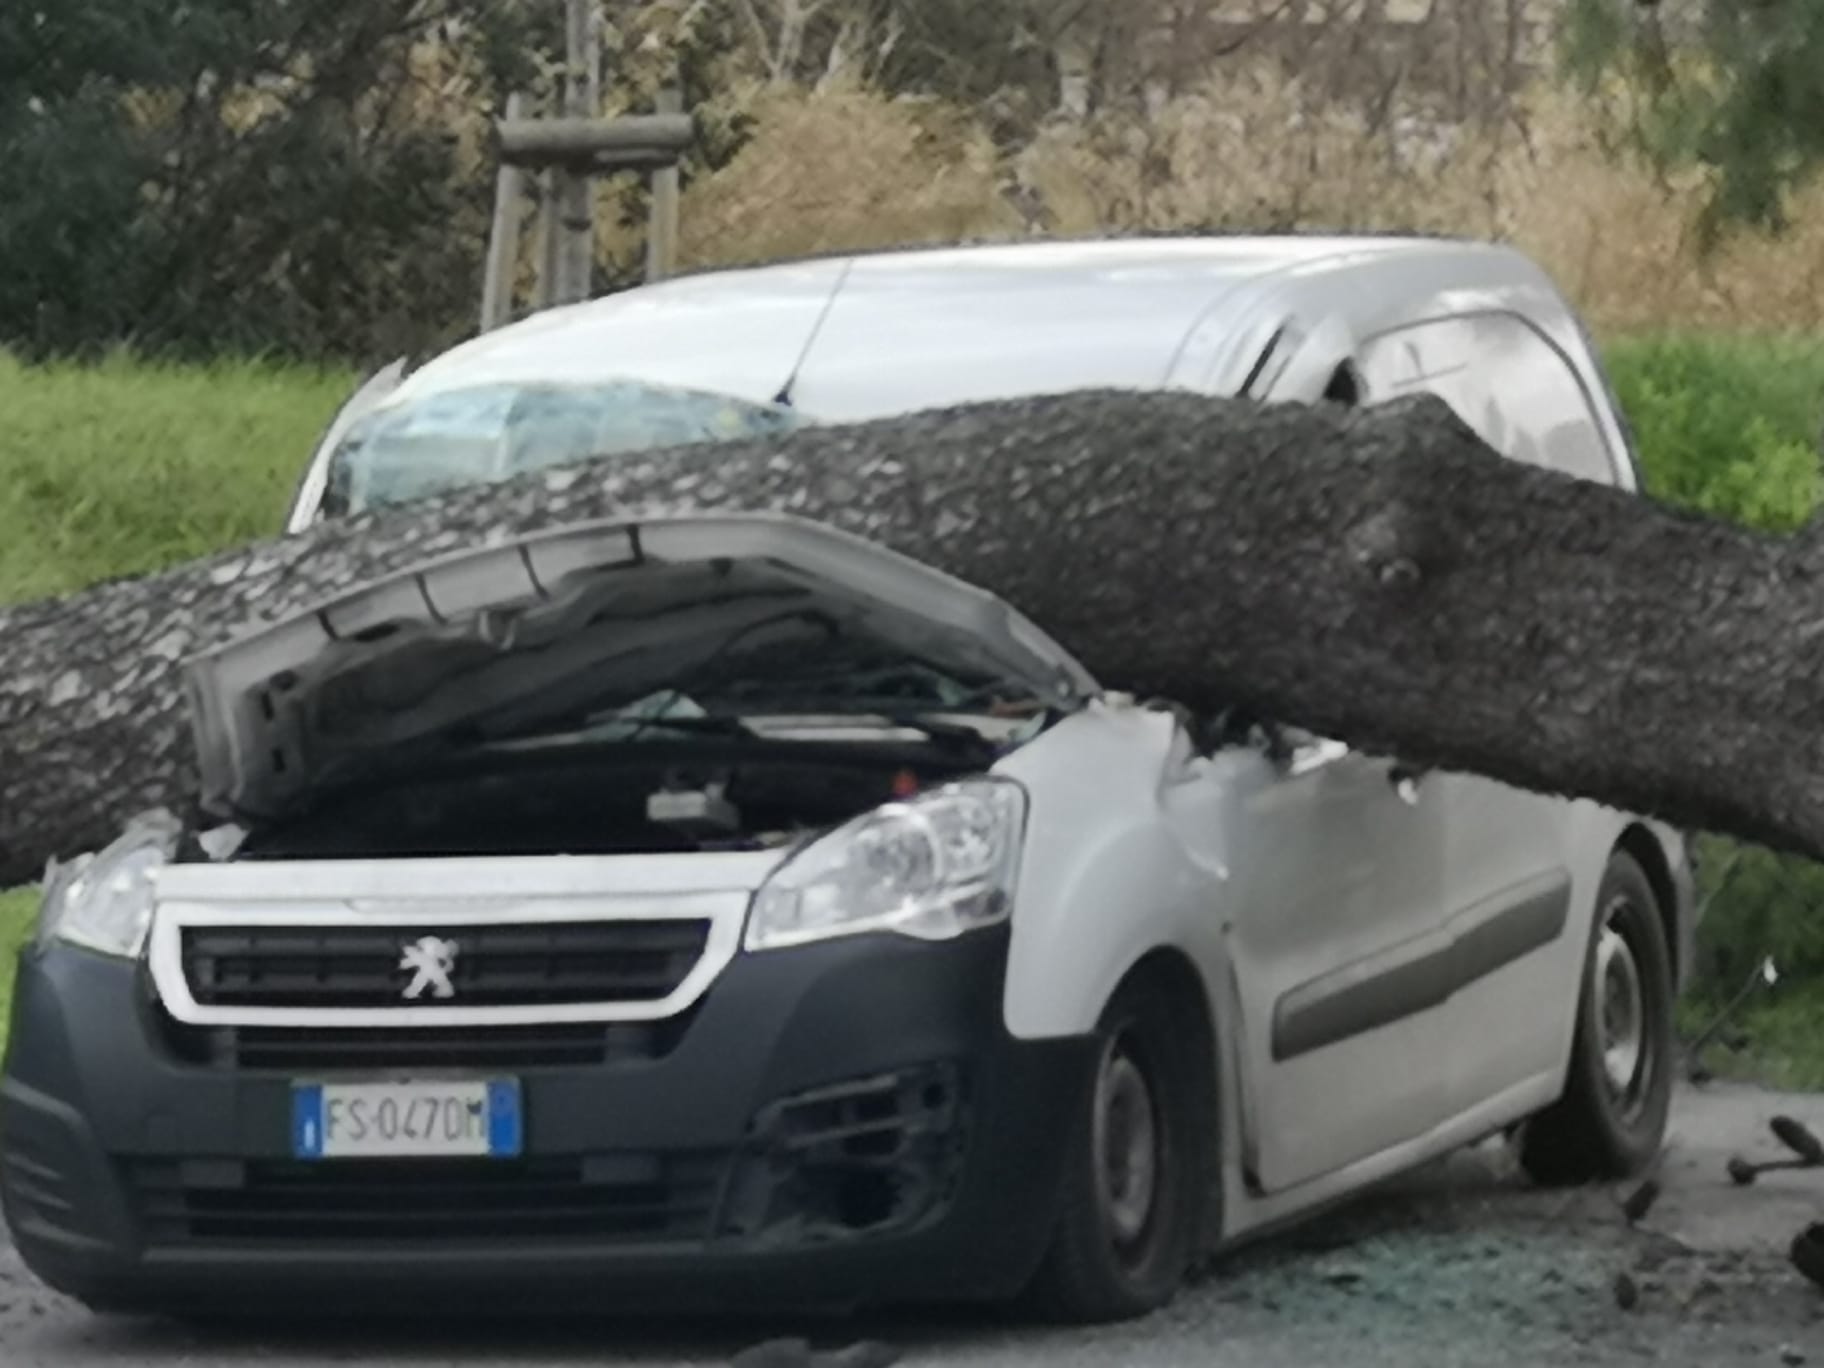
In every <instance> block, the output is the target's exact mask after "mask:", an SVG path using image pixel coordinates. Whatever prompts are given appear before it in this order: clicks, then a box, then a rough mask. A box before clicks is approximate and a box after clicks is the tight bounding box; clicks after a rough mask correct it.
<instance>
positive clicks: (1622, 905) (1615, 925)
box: [1595, 898, 1650, 1117]
mask: <svg viewBox="0 0 1824 1368" xmlns="http://www.w3.org/2000/svg"><path fill="white" fill-rule="evenodd" d="M1632 911H1633V909H1632V907H1631V906H1630V904H1629V903H1628V901H1627V900H1626V899H1625V898H1621V899H1617V900H1616V901H1614V902H1612V903H1610V904H1609V907H1608V909H1607V911H1606V913H1605V915H1604V917H1603V922H1602V932H1601V934H1600V936H1599V937H1598V939H1597V942H1596V964H1595V974H1596V979H1595V996H1596V1027H1597V1042H1598V1046H1599V1048H1600V1049H1601V1051H1602V1075H1603V1081H1604V1082H1605V1083H1606V1084H1607V1085H1608V1089H1609V1096H1610V1098H1611V1099H1612V1100H1613V1101H1614V1102H1615V1103H1616V1105H1617V1107H1618V1108H1619V1110H1620V1111H1621V1113H1622V1115H1623V1116H1624V1117H1628V1116H1631V1115H1632V1114H1633V1113H1634V1112H1636V1111H1638V1110H1639V1107H1640V1103H1641V1100H1642V1098H1643V1097H1644V1096H1645V1093H1646V1082H1647V1073H1648V1069H1647V1066H1648V1063H1649V1059H1648V1056H1649V1053H1650V1047H1649V1044H1648V1038H1647V999H1646V991H1645V987H1644V980H1643V977H1642V975H1641V971H1640V960H1639V958H1638V957H1637V956H1636V954H1635V952H1634V944H1633V942H1632V941H1631V940H1630V939H1629V938H1628V935H1627V932H1626V930H1625V929H1624V923H1625V922H1626V920H1627V918H1628V917H1629V916H1630V914H1631V913H1632Z"/></svg>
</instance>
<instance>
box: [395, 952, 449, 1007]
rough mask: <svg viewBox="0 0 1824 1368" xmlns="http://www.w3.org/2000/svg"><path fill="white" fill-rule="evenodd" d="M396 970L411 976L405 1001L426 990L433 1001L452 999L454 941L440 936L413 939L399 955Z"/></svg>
mask: <svg viewBox="0 0 1824 1368" xmlns="http://www.w3.org/2000/svg"><path fill="white" fill-rule="evenodd" d="M399 970H400V972H401V973H409V974H410V975H411V976H412V981H411V982H410V983H408V984H406V985H405V1000H406V1001H407V1002H414V1001H416V1000H417V999H419V998H421V997H423V996H424V994H425V990H426V989H429V990H430V994H431V996H432V997H434V998H453V997H455V996H456V985H455V984H454V983H452V982H451V981H450V975H451V974H453V973H455V972H456V942H455V941H449V940H444V939H443V938H442V937H440V936H425V937H423V938H421V939H419V940H415V941H413V942H412V943H411V944H410V945H408V946H406V947H405V948H404V949H403V950H401V951H400V952H399Z"/></svg>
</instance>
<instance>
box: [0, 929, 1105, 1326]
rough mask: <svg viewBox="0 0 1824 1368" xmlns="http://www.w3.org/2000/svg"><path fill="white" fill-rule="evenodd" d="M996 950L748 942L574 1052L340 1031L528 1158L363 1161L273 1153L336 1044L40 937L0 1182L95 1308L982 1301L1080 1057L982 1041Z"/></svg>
mask: <svg viewBox="0 0 1824 1368" xmlns="http://www.w3.org/2000/svg"><path fill="white" fill-rule="evenodd" d="M1006 953H1007V936H1006V933H1005V932H1004V931H996V932H986V933H978V934H976V935H973V936H969V937H964V938H963V939H961V940H958V941H954V942H949V943H944V944H921V943H917V942H912V941H907V940H904V939H902V938H898V937H892V936H870V937H857V938H854V939H850V940H847V941H838V942H831V943H829V944H824V945H818V946H809V947H805V948H802V949H797V950H790V951H776V952H771V953H767V954H762V955H751V956H741V957H738V958H737V959H736V960H735V962H734V963H733V964H731V965H730V966H729V967H728V968H727V969H726V970H725V971H724V972H723V973H722V975H721V976H720V978H719V979H718V980H717V981H716V983H715V984H714V985H713V986H712V987H711V989H710V990H709V992H708V993H707V994H706V995H705V997H704V998H703V999H702V1000H701V1001H700V1002H699V1003H698V1004H697V1005H696V1006H695V1007H694V1008H693V1009H692V1010H691V1012H690V1013H689V1014H688V1016H687V1018H686V1019H684V1020H681V1021H674V1022H670V1023H663V1024H661V1026H660V1027H658V1028H656V1029H654V1028H639V1029H637V1030H635V1029H630V1028H621V1027H610V1028H595V1029H596V1031H597V1033H598V1036H599V1037H600V1038H599V1039H597V1040H596V1041H595V1043H594V1044H593V1045H589V1046H588V1050H589V1053H588V1054H587V1057H584V1056H583V1055H579V1054H578V1053H577V1051H578V1050H581V1049H583V1048H584V1044H583V1042H582V1039H581V1037H579V1036H578V1034H577V1033H576V1032H574V1031H571V1032H570V1033H569V1034H567V1035H565V1036H564V1037H563V1038H562V1041H560V1042H557V1043H554V1041H553V1039H552V1038H550V1037H549V1036H548V1035H547V1036H543V1037H537V1038H534V1037H535V1036H536V1033H533V1034H532V1035H528V1034H527V1033H524V1032H521V1033H519V1034H494V1035H486V1034H483V1035H477V1036H474V1037H472V1038H471V1037H467V1036H465V1037H463V1038H462V1043H461V1044H460V1046H458V1045H457V1044H456V1037H455V1036H453V1035H449V1034H444V1035H439V1033H437V1032H432V1031H424V1032H415V1033H412V1034H411V1036H410V1037H409V1039H408V1038H406V1037H404V1036H399V1037H397V1038H394V1037H387V1036H385V1035H384V1034H382V1035H379V1036H375V1035H369V1036H364V1037H362V1038H361V1048H362V1049H364V1050H366V1051H368V1052H369V1053H368V1054H366V1055H364V1056H363V1058H364V1060H365V1061H366V1062H367V1064H368V1066H369V1071H370V1072H371V1071H376V1070H377V1071H384V1072H406V1073H410V1072H412V1071H413V1070H414V1069H416V1070H417V1071H419V1072H425V1071H427V1066H426V1061H428V1060H430V1059H433V1058H435V1059H441V1060H443V1061H445V1063H446V1065H447V1066H454V1067H457V1068H458V1069H460V1071H462V1072H467V1073H485V1074H488V1075H490V1076H497V1075H500V1074H503V1073H512V1074H514V1075H515V1076H517V1077H519V1078H520V1079H521V1080H522V1083H523V1088H524V1097H525V1116H526V1149H527V1153H526V1155H525V1157H524V1159H523V1160H519V1161H450V1160H440V1161H415V1160H414V1161H384V1162H383V1163H382V1164H380V1165H366V1166H363V1165H359V1164H354V1163H347V1162H337V1161H329V1162H321V1163H317V1164H309V1165H304V1164H298V1163H295V1162H293V1161H292V1159H291V1157H290V1150H289V1142H290V1123H289V1116H290V1084H291V1080H292V1079H293V1078H294V1077H329V1076H334V1075H333V1074H331V1073H329V1072H326V1069H325V1067H324V1066H325V1064H326V1063H327V1062H332V1061H333V1060H335V1059H340V1058H343V1057H345V1055H346V1051H347V1045H346V1043H345V1042H347V1041H349V1040H352V1039H354V1038H353V1037H347V1036H344V1037H339V1038H336V1039H334V1040H329V1041H328V1043H327V1044H325V1043H324V1040H322V1039H316V1040H314V1042H313V1041H310V1040H303V1039H302V1038H301V1037H298V1036H296V1035H295V1034H293V1035H291V1036H286V1035H285V1034H284V1033H279V1034H278V1035H277V1037H276V1038H271V1037H269V1038H263V1039H261V1038H256V1033H251V1032H245V1031H243V1032H239V1033H238V1034H237V1033H235V1032H230V1031H219V1030H218V1031H197V1030H195V1029H194V1028H179V1027H176V1026H175V1025H174V1024H173V1023H171V1022H170V1021H169V1019H168V1018H166V1017H165V1016H164V1014H163V1013H162V1011H161V1010H160V1009H159V1007H158V1006H157V1004H156V1003H155V1001H154V1000H153V998H152V995H151V992H150V989H149V987H148V984H147V981H146V978H145V975H144V973H143V970H141V969H139V968H138V967H137V966H132V965H128V964H125V963H122V962H117V961H111V960H108V959H105V958H102V957H99V956H95V955H92V954H89V953H87V952H85V951H81V950H77V949H72V948H64V947H56V948H52V949H50V950H48V951H46V952H43V953H32V954H28V955H27V957H26V958H25V959H24V960H23V962H22V964H21V971H20V976H19V982H18V986H17V990H16V996H15V1009H14V1022H13V1033H12V1038H11V1047H10V1049H9V1053H8V1057H7V1060H6V1065H5V1070H4V1079H3V1080H0V1197H3V1199H4V1207H5V1214H6V1218H7V1222H8V1224H9V1225H10V1227H11V1228H12V1231H13V1235H14V1239H15V1241H16V1243H17V1245H18V1247H19V1250H20V1253H21V1255H22V1256H23V1257H24V1259H25V1261H26V1263H27V1264H28V1265H29V1266H30V1267H31V1268H32V1270H33V1271H34V1272H36V1273H37V1274H38V1275H39V1276H40V1277H42V1278H43V1279H44V1280H45V1281H46V1282H48V1283H50V1284H51V1285H52V1286H54V1287H56V1288H58V1289H60V1290H62V1291H65V1292H68V1293H70V1294H72V1295H74V1296H77V1297H79V1298H82V1299H83V1300H86V1301H88V1302H90V1303H91V1304H94V1305H98V1306H107V1307H122V1308H142V1307H143V1308H147V1309H173V1310H182V1309H185V1308H189V1307H194V1308H196V1309H202V1310H210V1309H214V1310H219V1309H222V1308H223V1307H225V1306H228V1305H233V1306H235V1307H238V1308H248V1307H255V1306H258V1307H263V1306H266V1305H268V1304H273V1305H276V1306H278V1307H282V1308H286V1309H300V1308H302V1309H308V1308H311V1307H315V1306H322V1307H325V1308H333V1309H334V1311H336V1312H337V1313H340V1312H345V1311H348V1310H350V1309H353V1308H361V1307H367V1308H371V1309H375V1310H396V1309H402V1308H403V1309H409V1308H410V1307H412V1306H414V1305H424V1304H431V1305H435V1306H436V1307H437V1309H438V1314H440V1315H443V1314H449V1313H450V1311H451V1309H452V1308H456V1307H466V1308H470V1309H474V1310H477V1311H487V1310H490V1309H496V1308H508V1307H510V1308H512V1309H514V1310H519V1309H523V1308H526V1307H528V1306H531V1305H542V1304H561V1305H566V1306H580V1307H582V1308H586V1309H590V1310H602V1311H614V1310H633V1309H637V1310H640V1311H652V1310H656V1309H667V1310H671V1309H676V1310H685V1309H690V1310H717V1309H743V1310H745V1309H757V1308H770V1307H777V1306H782V1305H794V1306H795V1305H800V1304H805V1305H820V1306H831V1307H847V1306H853V1305H857V1304H861V1303H869V1302H884V1301H924V1300H945V1301H948V1300H969V1299H983V1298H988V1299H994V1298H1001V1297H1005V1296H1009V1295H1011V1294H1013V1293H1015V1292H1017V1291H1018V1290H1019V1288H1020V1287H1022V1286H1023V1285H1024V1283H1025V1282H1026V1281H1027V1280H1028V1278H1029V1277H1030V1275H1031V1273H1032V1272H1033V1270H1034V1269H1035V1268H1036V1266H1037V1264H1038V1261H1039V1259H1040V1258H1041V1257H1042V1254H1043V1251H1044V1247H1045V1244H1046V1241H1047V1239H1048V1236H1049V1234H1050V1228H1051V1213H1052V1211H1053V1209H1054V1205H1055V1198H1056V1195H1057V1192H1058V1189H1059V1183H1060V1181H1061V1178H1062V1163H1063V1145H1062V1141H1063V1136H1064V1127H1062V1126H1060V1124H1059V1120H1058V1118H1060V1117H1062V1116H1066V1115H1070V1114H1073V1113H1074V1112H1075V1110H1076V1108H1077V1107H1078V1106H1079V1105H1081V1103H1082V1100H1083V1098H1084V1096H1085V1090H1086V1089H1087V1088H1088V1086H1089V1080H1090V1077H1091V1070H1092V1061H1093V1048H1092V1046H1091V1044H1090V1042H1088V1041H1087V1040H1083V1039H1069V1040H1056V1041H1043V1042H1021V1041H1015V1040H1014V1039H1012V1038H1011V1037H1009V1036H1008V1035H1007V1033H1006V1030H1005V1027H1004V1025H1003V1024H1002V1019H1001V1008H1000V1003H1001V988H1002V982H1003V978H1004V972H1005V962H1006ZM585 1035H586V1033H585ZM598 1047H599V1053H596V1052H595V1051H596V1050H597V1048H598ZM453 1048H455V1049H460V1050H470V1051H472V1053H469V1054H451V1053H450V1050H451V1049H453ZM312 1049H315V1050H318V1051H319V1052H321V1051H323V1050H325V1049H327V1050H329V1051H330V1055H328V1056H325V1057H320V1058H316V1059H314V1060H313V1059H312V1057H311V1054H310V1051H311V1050H312ZM439 1050H441V1051H443V1053H442V1054H437V1053H436V1052H437V1051H439ZM427 1051H430V1052H431V1053H429V1054H427V1053H426V1052H427ZM566 1051H568V1052H569V1053H566ZM287 1052H289V1053H287ZM338 1052H340V1053H338ZM389 1052H390V1053H389ZM402 1052H403V1053H402ZM516 1058H517V1060H518V1062H517V1063H514V1062H513V1061H514V1060H515V1059H516ZM408 1060H415V1061H418V1062H417V1063H412V1064H408V1063H406V1062H404V1061H408ZM448 1071H449V1069H448V1067H445V1068H441V1069H440V1070H439V1072H446V1073H447V1072H448ZM432 1290H434V1291H435V1292H436V1293H437V1295H436V1296H435V1298H434V1300H433V1301H431V1302H429V1303H427V1302H426V1301H425V1300H424V1298H422V1297H419V1296H417V1295H416V1293H417V1292H419V1291H427V1292H428V1291H432ZM465 1292H467V1293H472V1295H466V1296H465V1295H464V1294H465Z"/></svg>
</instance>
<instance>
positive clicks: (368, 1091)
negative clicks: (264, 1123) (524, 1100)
mask: <svg viewBox="0 0 1824 1368" xmlns="http://www.w3.org/2000/svg"><path fill="white" fill-rule="evenodd" d="M520 1111H521V1109H520V1095H519V1084H518V1083H517V1082H515V1081H513V1080H510V1079H509V1080H499V1079H496V1080H492V1081H481V1082H451V1083H430V1082H396V1083H299V1084H296V1085H294V1086H293V1088H292V1093H291V1146H292V1153H293V1154H294V1155H296V1156H297V1157H298V1158H300V1159H423V1158H438V1157H449V1158H458V1157H464V1156H466V1157H471V1158H473V1157H486V1158H494V1159H511V1158H514V1157H516V1156H517V1155H518V1154H519V1153H520V1151H521V1149H522V1148H523V1146H524V1143H525V1136H524V1131H525V1126H524V1123H523V1121H522V1118H521V1114H520Z"/></svg>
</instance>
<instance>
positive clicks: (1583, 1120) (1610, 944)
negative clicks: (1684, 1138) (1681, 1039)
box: [1520, 851, 1674, 1184]
mask: <svg viewBox="0 0 1824 1368" xmlns="http://www.w3.org/2000/svg"><path fill="white" fill-rule="evenodd" d="M1673 992H1674V990H1673V984H1672V956H1671V953H1670V951H1669V950H1668V949H1667V946H1666V931H1665V922H1664V921H1663V920H1662V918H1661V915H1660V907H1659V900H1658V898H1657V897H1656V896H1655V895H1654V892H1653V885H1652V884H1651V883H1650V882H1648V880H1647V876H1646V874H1645V872H1644V871H1642V869H1641V867H1640V865H1639V864H1638V863H1637V862H1636V861H1635V860H1634V858H1633V857H1632V856H1631V855H1628V854H1626V853H1625V852H1622V851H1617V852H1616V853H1615V854H1613V855H1611V856H1610V857H1609V864H1608V868H1607V869H1605V870H1604V871H1603V875H1602V883H1601V885H1600V886H1599V888H1598V891H1597V895H1596V917H1595V922H1594V925H1593V926H1592V928H1591V932H1590V945H1589V950H1588V951H1587V953H1586V954H1585V957H1584V970H1583V980H1582V988H1581V989H1580V991H1579V996H1578V1002H1577V1031H1576V1035H1575V1038H1574V1039H1573V1041H1572V1043H1571V1059H1570V1067H1569V1070H1568V1073H1567V1075H1566V1078H1565V1087H1564V1094H1563V1096H1561V1097H1560V1098H1559V1099H1558V1101H1557V1102H1556V1103H1554V1104H1553V1105H1552V1106H1551V1107H1549V1108H1548V1109H1546V1110H1545V1111H1543V1112H1541V1113H1539V1115H1537V1116H1535V1117H1534V1118H1533V1119H1532V1120H1531V1121H1530V1122H1528V1123H1527V1126H1526V1129H1525V1132H1524V1134H1523V1136H1522V1139H1521V1147H1520V1162H1521V1164H1522V1165H1523V1166H1524V1167H1525V1168H1526V1170H1527V1172H1528V1173H1529V1174H1531V1175H1532V1177H1533V1178H1534V1179H1535V1180H1536V1181H1538V1182H1541V1183H1549V1184H1568V1183H1582V1182H1590V1181H1593V1180H1596V1179H1602V1178H1628V1177H1633V1176H1634V1175H1636V1174H1638V1173H1640V1172H1641V1171H1642V1170H1643V1169H1645V1168H1646V1167H1647V1166H1648V1165H1650V1164H1651V1163H1652V1162H1653V1160H1654V1159H1655V1158H1656V1157H1657V1156H1658V1154H1659V1151H1660V1147H1661V1145H1662V1144H1664V1142H1665V1134H1666V1116H1667V1113H1668V1112H1669V1111H1670V1109H1671V1105H1672V1076H1673V1068H1674V1060H1673V1037H1672V999H1673Z"/></svg>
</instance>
